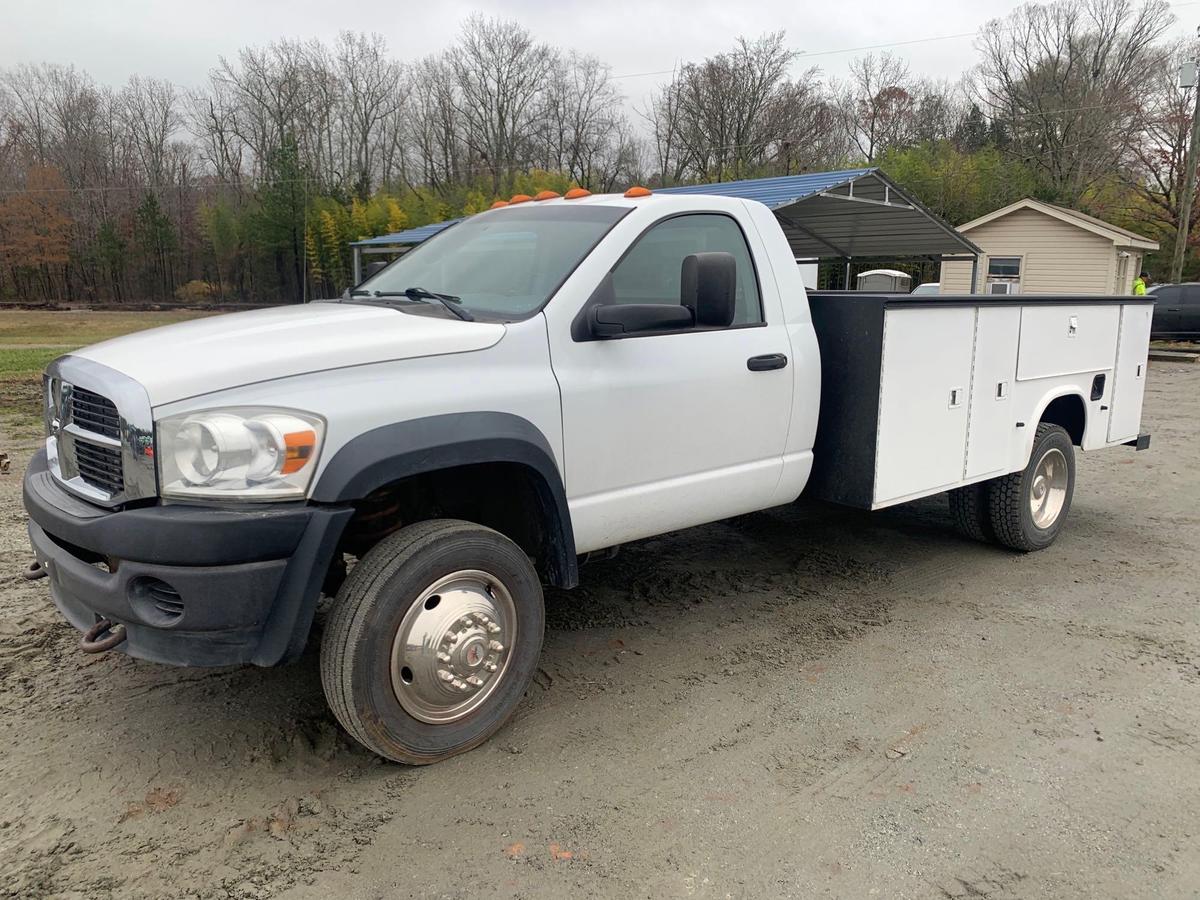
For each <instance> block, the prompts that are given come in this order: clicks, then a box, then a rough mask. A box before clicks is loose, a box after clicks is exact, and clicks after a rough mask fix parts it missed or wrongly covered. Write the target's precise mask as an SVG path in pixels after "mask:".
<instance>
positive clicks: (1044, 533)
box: [988, 422, 1075, 553]
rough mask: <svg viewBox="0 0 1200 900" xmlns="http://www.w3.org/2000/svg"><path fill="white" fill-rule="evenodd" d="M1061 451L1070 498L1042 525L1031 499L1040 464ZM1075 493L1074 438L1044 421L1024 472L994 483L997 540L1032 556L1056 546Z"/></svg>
mask: <svg viewBox="0 0 1200 900" xmlns="http://www.w3.org/2000/svg"><path fill="white" fill-rule="evenodd" d="M1053 451H1058V452H1060V453H1061V454H1062V457H1063V460H1064V461H1065V464H1066V466H1065V468H1066V486H1065V487H1066V497H1065V499H1064V500H1063V503H1062V507H1061V509H1059V511H1058V513H1057V515H1056V516H1055V517H1054V519H1053V521H1050V522H1048V523H1043V524H1042V525H1039V524H1038V523H1037V522H1036V521H1035V520H1034V515H1033V511H1032V509H1031V507H1030V499H1031V496H1032V492H1033V490H1034V486H1035V480H1036V478H1035V476H1036V472H1037V468H1038V466H1039V464H1040V463H1041V462H1042V460H1043V458H1044V457H1046V455H1047V454H1049V453H1051V452H1053ZM1074 494H1075V448H1074V446H1073V445H1072V444H1071V436H1070V435H1068V434H1067V432H1066V430H1065V429H1064V428H1063V427H1062V426H1060V425H1051V424H1049V423H1048V422H1042V423H1041V424H1039V425H1038V427H1037V432H1036V434H1035V435H1034V438H1033V452H1032V453H1030V455H1029V462H1028V463H1027V464H1026V466H1025V468H1024V469H1022V470H1021V471H1020V472H1013V473H1012V474H1011V475H1005V476H1003V477H1001V478H996V479H994V480H993V481H992V483H991V486H990V488H989V490H988V518H989V519H990V521H991V526H992V531H993V533H994V534H995V537H996V540H997V541H998V542H999V543H1001V544H1003V545H1004V546H1006V547H1011V548H1012V549H1013V550H1020V551H1022V552H1024V553H1029V552H1031V551H1033V550H1044V549H1045V548H1046V547H1049V546H1050V545H1051V544H1052V543H1054V539H1055V538H1056V537H1058V533H1059V531H1061V530H1062V526H1063V523H1064V522H1065V521H1066V519H1067V513H1069V512H1070V511H1071V498H1072V497H1073V496H1074Z"/></svg>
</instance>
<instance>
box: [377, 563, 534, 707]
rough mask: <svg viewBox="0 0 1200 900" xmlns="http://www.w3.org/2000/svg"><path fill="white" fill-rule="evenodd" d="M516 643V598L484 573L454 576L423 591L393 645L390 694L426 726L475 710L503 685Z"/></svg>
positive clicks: (467, 572)
mask: <svg viewBox="0 0 1200 900" xmlns="http://www.w3.org/2000/svg"><path fill="white" fill-rule="evenodd" d="M516 638H517V611H516V607H515V605H514V604H513V600H512V596H511V595H510V594H509V592H508V590H507V589H506V588H505V587H504V585H503V584H501V583H500V582H499V581H498V580H497V579H496V578H494V577H493V576H491V575H489V574H488V573H487V572H481V571H478V570H474V569H470V570H464V571H461V572H454V573H452V574H450V575H447V576H445V577H444V578H440V579H438V580H437V581H436V582H434V583H433V584H432V585H430V586H429V587H428V588H426V589H425V590H424V591H423V592H422V593H421V595H420V596H419V597H417V599H416V600H415V601H414V602H413V605H412V606H411V607H410V608H409V610H408V613H407V614H405V616H404V619H403V621H402V622H401V623H400V628H399V629H398V630H397V631H396V637H395V639H394V640H393V642H392V673H391V674H392V689H393V690H394V691H395V693H396V699H397V700H399V701H400V705H401V706H402V707H403V708H404V710H405V711H406V712H407V713H408V714H409V715H411V716H413V717H414V718H416V719H419V720H421V721H422V722H430V723H432V724H438V725H442V724H446V723H448V722H454V721H457V720H458V719H461V718H462V717H463V716H465V715H467V714H468V713H470V712H472V711H473V710H475V709H478V708H479V707H480V706H481V705H482V704H483V703H484V702H485V701H486V700H487V698H488V697H490V696H491V695H492V694H493V693H494V692H495V690H496V688H497V687H498V686H499V685H500V683H501V682H502V681H503V680H504V676H505V673H506V672H507V670H508V663H509V659H510V656H511V654H510V652H509V651H510V648H511V647H512V646H513V644H514V642H515V641H516Z"/></svg>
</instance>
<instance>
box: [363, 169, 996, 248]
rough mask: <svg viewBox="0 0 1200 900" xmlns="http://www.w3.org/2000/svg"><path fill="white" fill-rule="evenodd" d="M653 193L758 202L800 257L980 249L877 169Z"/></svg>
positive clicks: (386, 241) (429, 232) (390, 239)
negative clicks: (708, 196) (771, 215)
mask: <svg viewBox="0 0 1200 900" xmlns="http://www.w3.org/2000/svg"><path fill="white" fill-rule="evenodd" d="M655 193H660V194H701V195H716V196H721V197H738V198H741V199H744V200H757V201H758V202H759V203H762V204H764V205H766V206H767V207H768V208H770V209H771V210H772V211H773V212H774V213H775V216H776V218H778V219H779V224H780V225H781V226H782V228H783V231H784V234H785V235H786V236H787V239H788V243H789V244H790V245H791V248H792V252H793V254H794V255H795V256H796V258H798V259H818V258H842V259H851V258H862V257H891V258H896V257H903V256H945V255H962V254H972V255H974V254H978V253H980V252H981V251H980V250H979V248H978V247H976V246H975V244H973V243H972V242H971V241H970V240H968V239H967V238H966V237H965V236H964V235H962V234H959V233H958V231H956V230H955V229H954V228H953V227H952V226H950V225H949V224H947V223H946V222H944V221H942V220H941V219H939V218H938V217H937V216H935V215H934V214H933V213H931V212H930V211H929V210H927V209H926V208H925V207H923V206H921V204H920V203H918V202H917V201H916V200H914V199H913V198H912V197H910V196H909V195H908V194H907V193H905V192H904V191H903V190H901V189H900V188H899V187H898V186H897V185H896V184H895V183H894V182H893V181H892V180H891V179H890V178H888V177H887V176H886V175H885V174H884V173H883V172H882V171H880V170H879V169H876V168H865V169H843V170H840V171H836V172H808V173H805V174H803V175H781V176H779V177H776V178H750V179H746V180H743V181H722V182H718V183H715V184H696V185H686V186H683V187H673V188H659V189H657V190H656V191H655ZM458 221H461V220H460V219H451V220H450V221H447V222H436V223H434V224H431V225H422V226H421V227H419V228H410V229H408V230H407V231H400V232H397V233H395V234H385V235H381V236H380V237H375V238H367V239H366V240H362V241H356V242H355V244H354V246H357V247H372V246H375V247H378V246H388V245H403V244H418V243H420V242H421V241H423V240H425V239H426V238H429V237H432V236H433V235H435V234H437V233H438V232H439V231H441V230H442V229H444V228H447V227H449V226H450V225H453V224H454V223H455V222H458Z"/></svg>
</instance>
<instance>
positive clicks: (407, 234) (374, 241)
mask: <svg viewBox="0 0 1200 900" xmlns="http://www.w3.org/2000/svg"><path fill="white" fill-rule="evenodd" d="M461 221H462V217H459V218H457V219H447V220H446V221H445V222H431V223H430V224H428V225H418V226H417V227H416V228H409V229H408V230H406V231H397V232H395V233H394V234H381V235H380V236H379V237H373V238H366V239H365V240H361V241H354V242H353V243H351V244H350V246H351V247H377V246H380V245H385V246H386V245H390V244H419V243H421V241H423V240H426V239H427V238H431V237H433V236H434V235H435V234H437V233H438V232H439V231H442V230H443V229H446V228H449V227H450V226H451V225H454V224H455V223H456V222H461Z"/></svg>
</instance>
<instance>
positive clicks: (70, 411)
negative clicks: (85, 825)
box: [24, 190, 1152, 763]
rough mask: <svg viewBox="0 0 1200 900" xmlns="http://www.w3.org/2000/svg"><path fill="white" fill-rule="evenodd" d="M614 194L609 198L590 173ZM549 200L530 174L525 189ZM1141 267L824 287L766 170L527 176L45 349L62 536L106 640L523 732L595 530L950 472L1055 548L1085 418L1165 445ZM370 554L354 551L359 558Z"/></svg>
mask: <svg viewBox="0 0 1200 900" xmlns="http://www.w3.org/2000/svg"><path fill="white" fill-rule="evenodd" d="M581 195H584V196H581ZM515 199H517V198H515ZM1151 312H1152V304H1151V303H1150V302H1148V301H1146V300H1143V299H1141V298H1131V297H1120V298H1118V297H1109V298H1077V297H1061V298H1048V297H1036V298H1032V297H1031V298H1027V299H1020V298H1017V299H1014V298H1005V299H988V298H985V297H977V296H976V297H930V298H927V297H920V298H912V299H909V298H906V297H903V296H894V295H892V296H889V295H869V294H819V293H814V294H808V295H806V293H805V289H804V286H803V285H802V283H801V279H800V275H799V273H798V271H797V267H796V263H795V260H794V259H793V255H792V252H791V250H790V249H789V245H788V242H787V240H786V238H785V235H784V233H783V232H782V230H781V228H780V225H779V224H778V223H777V222H776V220H775V218H774V217H773V216H772V213H771V212H770V211H769V210H768V209H767V208H766V207H765V206H762V205H760V204H758V203H756V202H753V201H749V200H744V199H736V198H728V197H719V196H711V195H708V196H702V195H698V194H670V195H668V194H657V195H656V194H652V193H650V192H648V191H644V190H634V191H631V192H630V193H629V194H626V195H624V196H622V195H608V196H591V195H586V192H583V191H575V192H572V193H571V194H570V195H568V197H567V198H551V199H544V200H536V201H527V202H513V203H510V204H505V205H503V207H502V208H496V209H493V210H491V211H488V212H485V213H482V214H480V215H476V216H473V217H471V218H469V219H466V220H464V221H463V222H461V223H460V224H457V225H455V226H453V227H451V228H447V229H446V230H444V231H443V232H442V233H440V234H438V235H437V236H436V237H434V238H432V239H430V240H428V241H427V242H426V243H424V244H422V245H421V246H419V247H418V248H417V249H415V250H413V251H412V252H410V253H408V254H407V255H405V256H403V257H401V258H400V259H399V260H397V261H396V262H394V263H393V264H392V265H390V266H389V267H388V268H386V269H384V270H383V271H382V272H380V273H378V274H376V275H374V276H372V277H371V278H370V279H369V280H368V281H366V282H365V283H364V284H362V285H360V286H359V287H358V288H357V289H356V290H354V291H353V292H349V293H347V295H345V296H344V297H343V298H342V299H341V300H340V301H329V302H318V303H311V304H308V305H303V306H289V307H282V308H277V309H269V310H260V311H254V312H245V313H238V314H234V315H227V316H219V317H213V318H207V319H203V320H199V321H194V322H190V323H186V324H181V325H172V326H168V327H166V328H159V329H155V330H152V331H146V332H142V333H140V334H135V335H131V336H128V337H124V338H119V339H117V340H112V341H107V342H105V343H101V344H97V345H95V346H92V347H88V348H85V349H82V350H79V351H76V352H74V353H72V354H70V355H68V356H64V357H62V358H60V359H58V360H56V361H55V362H54V363H52V364H51V365H50V367H49V369H48V371H47V373H46V377H45V384H46V408H45V414H46V425H47V432H48V438H47V441H46V449H45V452H39V453H38V454H37V455H36V456H35V458H34V459H33V461H32V462H31V465H30V466H29V470H28V472H27V474H26V476H25V482H24V489H25V492H24V496H25V505H26V508H27V510H28V512H29V517H30V522H29V534H30V538H31V541H32V544H33V548H34V553H35V556H36V561H35V562H34V563H33V564H32V566H31V569H30V572H29V573H28V574H29V575H31V576H34V575H41V574H47V575H48V576H49V577H48V582H49V585H50V589H51V594H52V596H53V599H54V602H55V603H56V604H57V606H58V608H59V609H60V610H61V611H62V614H63V615H64V616H65V617H66V618H67V619H68V620H69V621H70V622H71V624H73V625H74V626H75V627H76V628H78V629H80V630H81V631H84V632H85V634H84V636H83V640H82V646H83V648H84V649H85V650H88V651H92V652H98V651H102V650H106V649H111V648H119V649H121V650H122V651H124V652H126V653H129V654H131V655H133V656H136V657H141V658H143V659H149V660H156V661H160V662H166V663H174V664H182V665H204V666H207V665H228V664H236V663H254V664H258V665H263V666H269V665H275V664H278V663H281V662H284V661H287V660H291V659H294V658H296V657H297V656H298V655H299V654H300V652H301V651H302V649H303V648H304V646H305V644H306V642H307V640H308V638H309V631H310V629H311V626H312V622H313V617H314V610H315V609H316V606H317V601H318V597H319V595H320V594H321V593H322V592H324V593H325V594H327V595H329V596H335V599H334V601H333V604H332V608H331V611H330V614H329V616H328V619H327V621H326V622H325V627H324V634H323V637H322V645H321V678H322V682H323V684H324V688H325V692H326V695H327V697H328V700H329V704H330V706H331V707H332V709H333V712H334V714H335V715H336V716H337V718H338V720H339V721H340V722H341V724H342V725H343V726H344V727H345V728H346V730H347V731H348V732H349V733H350V734H351V735H353V736H354V737H355V738H356V739H357V740H358V741H360V742H361V743H362V744H364V745H365V746H367V747H368V748H370V749H371V750H373V751H375V752H376V753H378V754H380V755H382V756H384V757H387V758H389V759H393V760H399V761H403V762H407V763H429V762H434V761H436V760H440V759H443V758H445V757H447V756H450V755H452V754H455V753H459V752H462V751H464V750H467V749H469V748H471V747H473V746H475V745H477V744H479V743H480V742H481V741H483V740H485V739H486V738H487V737H488V736H489V735H491V734H492V733H493V732H495V731H496V729H498V728H499V727H500V726H501V725H502V723H503V722H504V721H505V720H506V719H507V718H508V716H509V715H510V714H511V713H512V712H513V710H514V708H515V707H516V706H517V704H518V703H519V702H520V700H521V697H522V695H523V693H524V691H525V690H526V688H527V686H528V684H529V681H530V678H531V676H532V674H533V672H534V668H535V666H536V663H537V659H538V654H539V652H540V649H541V644H542V634H543V623H544V613H543V604H542V587H541V585H542V584H543V583H548V584H551V585H555V586H558V587H563V588H570V587H572V586H574V585H575V584H576V583H577V581H578V578H579V572H578V561H579V558H580V557H581V555H583V554H587V553H589V552H591V551H601V550H604V549H606V548H613V547H616V546H617V545H619V544H621V543H623V542H627V541H635V540H638V539H639V538H645V537H648V536H650V535H656V534H660V533H663V532H668V531H672V530H674V529H680V528H687V527H689V526H692V525H698V524H701V523H704V522H711V521H714V520H717V519H721V518H725V517H729V516H735V515H739V514H742V513H747V512H750V511H752V510H760V509H765V508H768V507H772V506H777V505H780V504H785V503H790V502H792V501H794V500H796V499H797V497H799V496H800V495H801V493H802V492H803V491H805V488H806V485H807V492H808V493H809V494H811V495H814V496H817V497H821V498H825V499H829V500H833V501H837V502H841V503H846V504H851V505H854V506H859V507H863V508H869V509H878V508H880V507H885V506H889V505H892V504H896V503H901V502H904V501H907V500H911V499H914V498H918V497H922V496H926V495H930V494H936V493H941V492H945V491H949V492H950V494H949V496H950V507H951V510H952V511H953V516H954V519H955V521H956V522H957V523H958V525H959V526H960V527H961V528H962V530H963V531H965V532H966V533H967V534H969V535H971V536H973V537H975V538H979V539H982V540H994V541H997V542H999V543H1000V544H1003V545H1006V546H1008V547H1012V548H1014V549H1016V550H1022V551H1029V550H1037V549H1040V548H1043V547H1046V546H1047V545H1049V544H1050V543H1051V542H1052V541H1053V540H1054V538H1055V536H1056V535H1057V533H1058V531H1059V529H1060V528H1061V527H1062V525H1063V520H1064V519H1065V518H1066V515H1067V511H1068V509H1069V507H1070V505H1071V495H1072V490H1073V488H1074V480H1075V455H1074V453H1075V451H1074V448H1075V447H1079V448H1081V449H1083V450H1095V449H1099V448H1101V447H1110V446H1114V445H1124V444H1132V445H1135V446H1138V447H1139V449H1140V448H1143V447H1145V446H1146V445H1147V444H1148V436H1146V435H1141V434H1139V424H1140V416H1141V408H1142V393H1143V386H1144V383H1145V375H1146V359H1147V348H1148V341H1149V332H1150V318H1151ZM347 570H348V574H347Z"/></svg>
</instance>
